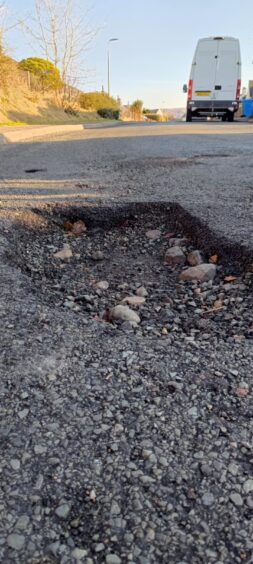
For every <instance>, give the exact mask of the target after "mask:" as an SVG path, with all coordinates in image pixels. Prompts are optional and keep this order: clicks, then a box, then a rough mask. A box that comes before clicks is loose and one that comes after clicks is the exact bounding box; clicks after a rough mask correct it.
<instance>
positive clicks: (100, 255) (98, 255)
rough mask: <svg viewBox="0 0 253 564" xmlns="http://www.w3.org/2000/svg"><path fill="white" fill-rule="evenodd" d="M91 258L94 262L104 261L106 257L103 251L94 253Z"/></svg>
mask: <svg viewBox="0 0 253 564" xmlns="http://www.w3.org/2000/svg"><path fill="white" fill-rule="evenodd" d="M91 258H92V259H93V260H96V261H99V260H103V259H104V255H103V253H102V251H94V253H92V255H91Z"/></svg>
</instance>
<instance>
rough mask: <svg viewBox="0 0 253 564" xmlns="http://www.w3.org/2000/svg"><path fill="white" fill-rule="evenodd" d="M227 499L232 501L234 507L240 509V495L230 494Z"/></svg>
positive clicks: (241, 500)
mask: <svg viewBox="0 0 253 564" xmlns="http://www.w3.org/2000/svg"><path fill="white" fill-rule="evenodd" d="M229 499H230V501H232V503H233V504H234V505H236V507H242V505H243V499H242V497H241V495H240V494H238V493H232V494H230V496H229Z"/></svg>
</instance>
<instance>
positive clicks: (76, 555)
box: [71, 548, 88, 560]
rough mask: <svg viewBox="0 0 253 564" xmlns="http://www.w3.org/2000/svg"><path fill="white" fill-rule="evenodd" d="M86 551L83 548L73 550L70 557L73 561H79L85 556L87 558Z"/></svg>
mask: <svg viewBox="0 0 253 564" xmlns="http://www.w3.org/2000/svg"><path fill="white" fill-rule="evenodd" d="M87 554H88V553H87V550H84V549H83V548H75V549H74V550H73V551H72V553H71V556H72V557H73V558H74V559H75V560H81V559H82V558H85V556H87Z"/></svg>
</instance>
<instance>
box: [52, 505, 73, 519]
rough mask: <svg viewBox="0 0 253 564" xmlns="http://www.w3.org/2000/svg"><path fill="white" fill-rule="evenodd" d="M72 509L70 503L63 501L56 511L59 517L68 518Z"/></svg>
mask: <svg viewBox="0 0 253 564" xmlns="http://www.w3.org/2000/svg"><path fill="white" fill-rule="evenodd" d="M70 511H71V506H70V505H69V504H68V503H62V505H59V507H57V509H56V510H55V513H56V515H57V516H58V517H60V519H67V517H68V515H69V513H70Z"/></svg>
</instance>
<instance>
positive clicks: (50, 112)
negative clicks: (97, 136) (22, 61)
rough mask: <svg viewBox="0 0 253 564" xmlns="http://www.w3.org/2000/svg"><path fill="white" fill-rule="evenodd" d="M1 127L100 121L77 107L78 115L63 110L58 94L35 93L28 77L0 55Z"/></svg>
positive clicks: (13, 62)
mask: <svg viewBox="0 0 253 564" xmlns="http://www.w3.org/2000/svg"><path fill="white" fill-rule="evenodd" d="M0 76H1V79H0V125H15V124H16V125H18V124H60V123H61V124H65V123H66V124H68V123H80V122H84V121H86V122H87V121H101V118H100V117H99V116H98V115H97V113H96V112H86V111H83V110H81V109H80V108H78V107H76V104H75V105H74V106H75V109H76V110H77V112H76V114H73V112H68V111H67V112H66V111H64V109H63V107H62V106H61V104H60V102H59V101H57V96H56V94H55V93H50V92H45V93H43V92H41V91H36V90H32V89H30V88H29V86H28V81H27V76H25V74H24V73H21V72H20V71H19V70H18V68H17V64H16V63H15V61H13V60H12V59H10V58H9V57H6V56H3V55H1V56H0Z"/></svg>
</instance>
